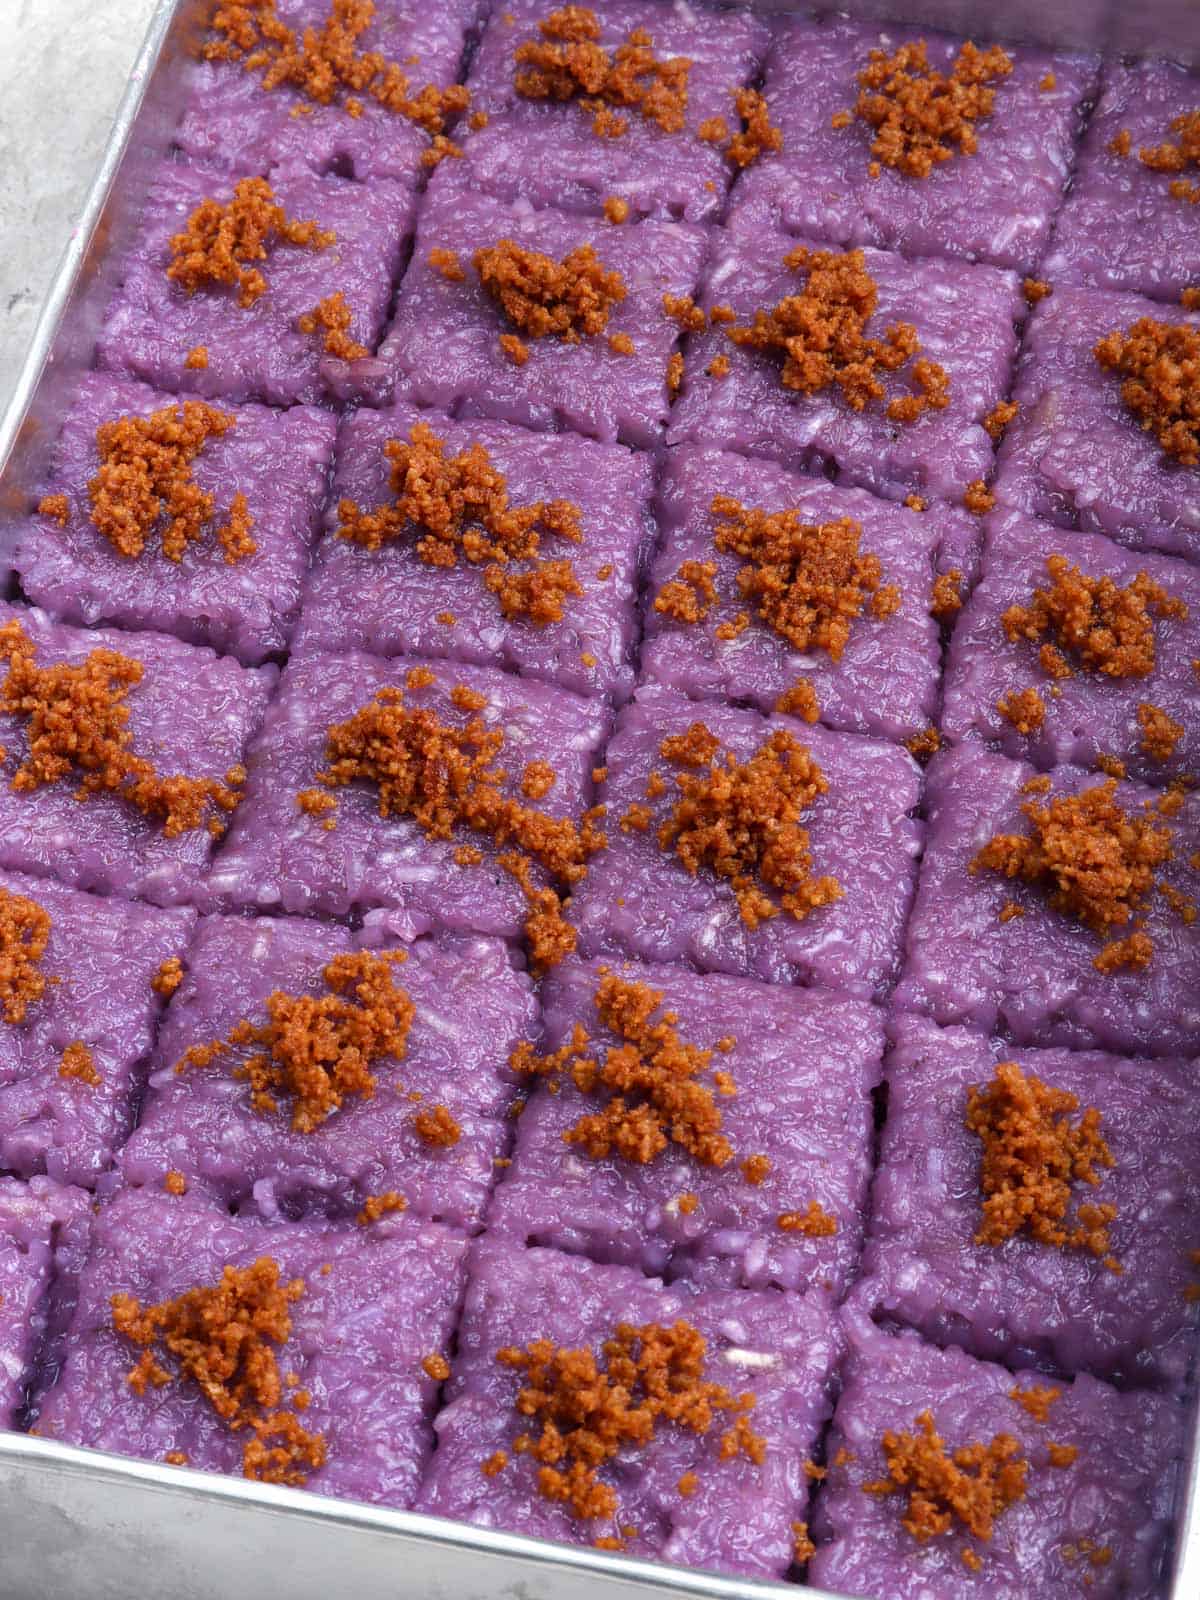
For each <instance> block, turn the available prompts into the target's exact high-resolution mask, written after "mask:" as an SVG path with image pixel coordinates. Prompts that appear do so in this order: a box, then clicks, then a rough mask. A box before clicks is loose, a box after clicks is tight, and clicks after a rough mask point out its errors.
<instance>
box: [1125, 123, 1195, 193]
mask: <svg viewBox="0 0 1200 1600" xmlns="http://www.w3.org/2000/svg"><path fill="white" fill-rule="evenodd" d="M1171 132H1172V133H1174V134H1177V135H1178V137H1177V138H1176V139H1173V140H1172V139H1164V141H1163V142H1162V144H1150V145H1143V146H1142V148H1141V149H1140V150H1139V151H1138V160H1139V161H1140V162H1141V163H1142V165H1143V166H1144V167H1149V168H1150V170H1151V172H1169V173H1175V174H1178V173H1182V172H1186V171H1187V170H1188V168H1189V167H1200V111H1185V112H1183V113H1182V114H1181V115H1180V116H1178V117H1173V118H1172V119H1171ZM1131 143H1132V141H1131V139H1130V136H1129V133H1128V130H1124V131H1123V132H1122V133H1120V134H1118V136H1117V138H1116V139H1115V140H1114V141H1113V143H1112V144H1111V145H1110V146H1109V148H1110V149H1111V150H1113V152H1114V154H1116V155H1121V156H1127V155H1128V154H1129V147H1130V144H1131ZM1170 192H1171V195H1172V196H1173V198H1174V199H1176V200H1186V201H1189V202H1190V203H1191V204H1192V205H1196V204H1197V202H1200V184H1197V183H1195V182H1194V181H1193V180H1192V179H1190V178H1182V177H1178V176H1176V177H1175V178H1174V180H1173V181H1172V183H1171V185H1170Z"/></svg>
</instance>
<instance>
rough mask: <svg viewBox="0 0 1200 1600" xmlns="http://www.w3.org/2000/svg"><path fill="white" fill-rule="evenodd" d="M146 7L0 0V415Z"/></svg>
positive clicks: (110, 0)
mask: <svg viewBox="0 0 1200 1600" xmlns="http://www.w3.org/2000/svg"><path fill="white" fill-rule="evenodd" d="M153 3H154V0H0V412H2V411H3V409H4V406H5V402H6V401H7V399H8V395H9V391H10V389H11V387H12V383H13V380H14V378H15V376H16V372H17V368H18V366H19V364H20V361H21V358H22V356H23V355H24V353H25V349H26V346H27V344H28V342H29V338H30V335H31V334H32V332H33V325H34V321H35V319H36V317H37V313H38V308H39V306H40V305H41V302H42V298H43V296H44V295H45V293H46V290H47V288H48V286H49V283H50V278H51V275H52V273H53V271H54V268H55V266H56V264H57V262H58V257H59V254H60V252H61V251H62V248H63V245H64V244H65V242H66V238H67V234H68V232H69V231H70V227H71V223H72V220H73V219H74V216H75V213H76V212H77V210H78V208H79V205H80V202H81V199H82V197H83V194H84V192H85V190H86V189H87V186H88V183H89V182H90V180H91V176H92V173H93V172H94V171H95V168H96V165H97V163H98V161H99V159H100V153H101V151H102V150H103V148H104V142H105V140H106V138H107V137H108V131H109V128H110V127H111V125H112V118H113V113H114V111H115V110H116V107H117V102H118V101H119V100H120V97H121V93H122V90H123V89H124V87H125V80H126V77H127V75H128V73H129V69H130V67H131V66H132V65H133V61H134V57H135V56H136V55H137V51H138V47H139V45H140V44H141V41H142V35H143V33H144V32H145V28H146V24H147V22H148V21H149V18H150V12H151V10H152V8H153Z"/></svg>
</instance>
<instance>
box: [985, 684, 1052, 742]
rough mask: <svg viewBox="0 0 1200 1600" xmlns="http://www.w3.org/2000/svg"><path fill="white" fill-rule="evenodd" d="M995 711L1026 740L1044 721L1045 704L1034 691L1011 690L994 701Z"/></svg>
mask: <svg viewBox="0 0 1200 1600" xmlns="http://www.w3.org/2000/svg"><path fill="white" fill-rule="evenodd" d="M996 710H997V711H998V712H999V713H1000V715H1001V716H1002V717H1003V718H1004V719H1005V721H1006V722H1011V723H1012V725H1013V727H1014V728H1015V729H1016V730H1017V732H1018V733H1020V734H1024V735H1025V736H1026V738H1028V736H1029V735H1030V734H1033V733H1036V732H1037V731H1038V729H1039V728H1040V727H1042V726H1043V725H1044V723H1045V721H1046V702H1045V701H1044V700H1043V699H1042V697H1041V695H1040V694H1039V693H1038V691H1037V690H1036V689H1013V690H1012V691H1011V692H1010V693H1009V694H1006V695H1002V696H1001V697H1000V699H999V700H997V701H996Z"/></svg>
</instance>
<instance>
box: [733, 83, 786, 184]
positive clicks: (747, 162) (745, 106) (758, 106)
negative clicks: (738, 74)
mask: <svg viewBox="0 0 1200 1600" xmlns="http://www.w3.org/2000/svg"><path fill="white" fill-rule="evenodd" d="M733 103H734V106H735V107H736V109H737V114H738V116H739V117H740V118H741V123H742V127H741V131H740V132H738V133H735V134H734V136H733V138H732V139H730V141H729V144H728V145H727V147H726V150H725V155H726V158H727V160H729V161H732V163H733V165H734V166H735V167H749V166H752V165H753V164H754V162H756V161H757V160H758V158H759V156H761V155H766V154H767V153H768V152H771V153H774V152H777V151H779V150H782V149H783V130H782V128H777V127H776V126H775V124H774V123H773V122H772V121H771V108H770V106H768V104H767V102H766V98H765V97H764V96H763V95H762V94H760V93H759V91H758V90H757V89H735V90H734V92H733Z"/></svg>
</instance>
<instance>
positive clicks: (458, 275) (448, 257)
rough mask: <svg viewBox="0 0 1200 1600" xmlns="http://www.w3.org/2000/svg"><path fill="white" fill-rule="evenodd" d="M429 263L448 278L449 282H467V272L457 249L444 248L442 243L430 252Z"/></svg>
mask: <svg viewBox="0 0 1200 1600" xmlns="http://www.w3.org/2000/svg"><path fill="white" fill-rule="evenodd" d="M429 265H430V266H431V267H432V268H433V270H434V271H435V272H438V273H440V274H441V275H442V277H443V278H445V279H446V281H447V283H465V282H466V278H467V274H466V270H465V268H464V267H463V264H462V262H461V261H460V260H459V259H458V252H457V251H456V250H444V249H443V248H442V247H441V246H440V245H437V246H435V247H434V248H433V249H432V250H431V251H430V252H429Z"/></svg>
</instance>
